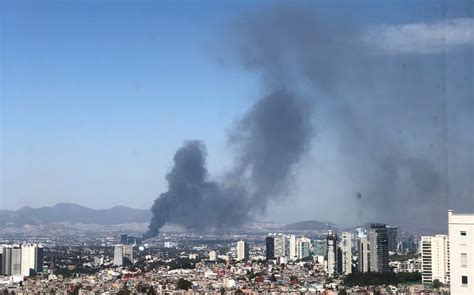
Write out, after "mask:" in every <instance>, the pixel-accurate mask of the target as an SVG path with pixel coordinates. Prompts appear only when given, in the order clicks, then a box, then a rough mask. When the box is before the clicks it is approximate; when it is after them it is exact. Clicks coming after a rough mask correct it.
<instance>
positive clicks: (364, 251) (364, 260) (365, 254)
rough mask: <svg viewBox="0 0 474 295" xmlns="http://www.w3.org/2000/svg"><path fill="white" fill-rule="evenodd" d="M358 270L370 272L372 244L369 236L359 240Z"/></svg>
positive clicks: (361, 237)
mask: <svg viewBox="0 0 474 295" xmlns="http://www.w3.org/2000/svg"><path fill="white" fill-rule="evenodd" d="M357 270H358V271H359V272H369V271H370V244H369V240H368V238H367V236H360V237H359V238H358V240H357Z"/></svg>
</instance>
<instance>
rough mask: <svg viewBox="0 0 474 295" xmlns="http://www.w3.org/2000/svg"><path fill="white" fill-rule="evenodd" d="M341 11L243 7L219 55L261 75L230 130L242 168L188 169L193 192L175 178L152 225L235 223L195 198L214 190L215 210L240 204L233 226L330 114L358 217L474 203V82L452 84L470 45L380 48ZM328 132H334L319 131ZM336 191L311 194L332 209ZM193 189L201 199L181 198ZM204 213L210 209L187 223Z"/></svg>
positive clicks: (409, 216) (329, 128)
mask: <svg viewBox="0 0 474 295" xmlns="http://www.w3.org/2000/svg"><path fill="white" fill-rule="evenodd" d="M442 13H443V11H441V14H442ZM334 19H336V20H341V19H345V16H344V15H341V16H339V17H337V14H335V15H334V16H333V17H332V18H331V19H324V18H322V17H321V16H320V15H318V13H317V10H316V9H315V8H314V7H311V6H308V5H302V4H301V3H293V4H288V5H275V6H267V7H265V8H264V9H261V10H257V11H254V12H251V13H248V14H246V15H244V16H243V17H242V18H240V19H239V20H238V21H236V22H235V23H234V24H233V26H231V28H230V32H229V33H228V34H226V36H231V38H228V37H227V39H226V40H224V42H222V43H223V44H228V45H230V47H231V49H230V50H229V51H227V50H224V51H225V56H224V59H227V60H231V63H232V62H234V61H237V62H238V66H239V67H241V66H243V67H244V68H245V69H247V70H249V71H252V72H254V73H257V74H258V75H259V76H260V77H261V78H262V80H261V82H262V89H263V91H264V93H266V95H265V96H264V97H262V98H261V99H260V100H258V101H257V102H256V103H255V104H254V106H253V107H252V108H251V109H250V110H249V111H248V113H247V114H246V115H244V117H243V118H242V119H241V120H239V121H238V123H237V124H236V126H235V129H234V130H233V131H232V132H230V143H231V146H232V150H233V151H234V154H231V155H230V156H231V157H233V158H234V160H235V166H234V167H233V168H232V169H231V170H230V171H229V172H228V175H227V177H225V178H224V179H225V181H223V182H222V183H215V182H210V181H209V180H208V179H207V173H204V174H203V175H205V176H204V177H203V178H200V179H203V181H199V182H197V183H198V184H199V185H196V182H192V183H193V184H192V185H191V183H190V181H188V180H186V179H188V178H183V181H181V182H180V183H181V185H182V186H184V187H188V186H190V187H196V186H197V187H199V188H200V189H198V190H197V191H199V192H200V193H199V194H197V193H193V194H189V195H188V194H187V193H190V192H192V190H191V189H187V190H182V191H177V190H175V189H174V186H172V185H171V184H172V182H173V181H172V180H170V177H169V176H168V182H169V191H168V192H166V193H164V194H163V195H162V196H161V197H160V198H158V199H157V200H156V202H155V205H154V206H153V209H152V211H153V213H154V218H153V222H152V224H150V235H153V234H156V233H157V232H158V230H159V228H160V227H161V226H162V225H163V224H165V223H167V222H170V223H176V224H179V225H183V226H185V227H190V228H199V229H201V228H203V229H204V228H213V227H219V226H226V225H227V224H228V223H230V222H227V220H226V219H225V218H224V217H221V218H219V217H218V215H216V214H215V213H208V211H206V210H207V209H205V208H203V207H204V206H199V205H196V204H207V203H206V202H207V201H206V200H214V201H215V200H219V202H217V203H218V204H219V205H213V204H210V208H212V209H213V210H217V211H219V210H221V211H222V210H225V209H227V210H228V212H229V214H234V213H235V215H234V216H235V217H234V218H235V220H234V221H233V222H234V223H235V224H238V223H239V222H243V221H245V219H246V218H251V217H252V216H255V214H258V213H261V212H264V211H265V208H266V207H267V205H268V203H269V201H271V200H275V199H277V198H278V197H279V196H281V195H285V194H286V193H288V191H287V189H288V187H289V185H290V184H291V179H292V176H293V175H292V168H293V167H294V165H295V164H296V163H298V161H299V160H300V158H301V157H302V155H303V154H304V152H305V151H307V149H308V145H309V143H310V141H311V139H312V135H313V134H314V133H313V132H312V124H311V118H313V120H315V119H314V117H316V119H318V120H321V121H323V123H324V124H320V125H318V128H323V127H321V126H324V128H325V129H324V130H323V131H324V132H322V133H323V136H324V135H327V134H330V140H332V141H334V147H336V148H337V150H338V152H339V153H340V155H341V159H342V160H341V161H340V162H338V165H341V166H342V167H340V168H341V170H343V171H344V173H345V174H347V175H349V176H350V178H351V179H352V180H351V182H349V183H344V182H340V183H339V182H337V183H333V184H332V185H333V186H334V187H335V188H336V187H342V186H344V187H348V190H349V189H351V190H352V191H353V193H352V194H349V195H347V196H345V198H347V199H344V200H343V202H344V205H345V206H359V207H360V208H362V209H363V210H362V211H360V212H363V216H361V218H365V220H361V221H373V220H378V221H382V222H393V223H396V224H400V225H410V224H412V225H413V224H415V225H416V224H420V223H423V222H425V223H426V222H427V221H426V216H436V218H435V220H431V221H428V223H429V222H431V223H434V222H438V223H443V222H444V221H443V220H442V219H440V218H437V217H438V216H445V213H446V210H447V209H449V207H451V208H454V209H457V208H460V209H462V210H471V211H472V210H474V198H472V195H473V194H474V182H472V177H473V175H474V154H473V153H472V151H471V150H470V149H473V148H474V132H472V126H474V121H473V120H474V104H473V103H472V102H473V101H474V99H473V96H472V94H473V93H474V92H473V88H472V86H471V87H470V88H469V87H457V86H458V83H462V85H461V86H466V84H469V81H472V77H473V75H472V69H471V70H470V69H469V65H471V68H472V64H473V61H472V54H471V55H469V54H468V53H469V51H468V50H469V49H467V51H466V52H467V54H466V52H464V55H462V54H461V55H459V57H458V56H457V55H453V56H450V55H449V52H443V51H442V52H441V53H440V54H429V55H416V54H406V53H405V54H396V55H395V54H393V53H389V54H384V53H383V52H380V50H378V49H377V48H375V47H376V46H374V44H372V43H370V42H372V41H373V40H370V38H373V35H371V36H370V38H367V34H366V32H365V31H366V28H365V27H360V26H352V25H350V20H347V19H345V21H347V23H346V24H345V25H344V24H341V23H340V22H338V23H336V24H335V23H334V22H332V21H333V20H334ZM368 39H369V40H368ZM373 39H375V40H379V39H380V38H377V37H376V36H375V38H373ZM374 48H375V50H374ZM471 50H472V49H471ZM229 52H230V54H229ZM471 53H472V51H471ZM221 59H222V58H221ZM466 65H467V66H466ZM447 73H451V74H452V75H451V76H450V75H448V74H447ZM466 77H467V78H466ZM469 77H470V78H469ZM469 79H470V80H469ZM471 85H474V83H471ZM463 89H464V90H463ZM313 106H314V107H313ZM313 108H314V109H317V111H318V116H313V111H312V110H313ZM321 121H315V123H316V124H318V123H320V122H321ZM318 134H319V132H318ZM323 140H328V138H324V137H319V138H318V141H323ZM188 145H189V144H188V143H187V144H185V146H184V147H183V148H182V149H180V150H179V151H178V152H177V154H176V157H175V168H176V169H177V167H178V166H180V165H181V164H179V165H178V163H177V161H176V158H177V157H178V154H179V153H180V152H181V151H183V153H184V154H186V153H188V152H191V151H189V150H188V148H187V147H188ZM199 146H200V148H199V150H200V151H201V152H202V151H203V150H204V148H203V145H202V144H199ZM317 148H318V147H316V153H322V152H324V151H320V150H317ZM197 154H199V153H197ZM201 156H202V157H203V161H202V162H199V161H191V160H190V159H189V163H197V162H199V163H201V164H203V165H201V167H204V171H205V166H204V163H205V154H201ZM323 157H324V155H323ZM180 158H181V156H180ZM182 158H183V161H184V162H186V163H188V160H186V159H187V158H188V157H184V156H183V157H182ZM341 163H342V164H341ZM193 165H194V164H193ZM175 168H173V170H175ZM314 171H315V172H314V173H315V174H316V175H317V174H318V173H324V171H320V169H319V167H314ZM201 187H205V188H201ZM228 191H230V192H232V193H230V194H229V193H227V192H228ZM334 191H336V189H334ZM334 191H331V190H329V191H324V192H320V193H319V194H318V193H317V192H313V191H311V192H308V195H311V196H313V197H314V198H317V199H318V204H321V208H325V207H324V206H327V205H326V204H331V202H332V200H333V199H335V196H334V195H333V193H334ZM183 192H184V193H183ZM182 194H183V195H182ZM357 195H359V196H361V197H354V196H357ZM162 198H163V200H162V201H161V199H162ZM193 198H194V199H195V201H194V202H195V205H196V206H195V207H194V208H188V206H187V205H186V204H181V203H180V202H177V201H178V200H181V199H185V200H191V199H193ZM229 204H232V205H229ZM448 206H449V207H448ZM225 207H226V208H225ZM387 208H389V209H387ZM234 210H235V211H234ZM354 211H356V210H354ZM183 212H185V213H186V214H187V216H182V215H183V214H182V213H183ZM203 214H209V218H205V220H203V221H197V222H196V224H194V222H192V221H193V220H198V219H199V218H202V215H203ZM315 217H316V218H317V216H315ZM336 217H337V216H336ZM331 218H335V217H331ZM367 218H370V219H371V220H367ZM339 221H340V222H343V220H339Z"/></svg>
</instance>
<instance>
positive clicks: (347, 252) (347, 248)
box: [340, 232, 352, 274]
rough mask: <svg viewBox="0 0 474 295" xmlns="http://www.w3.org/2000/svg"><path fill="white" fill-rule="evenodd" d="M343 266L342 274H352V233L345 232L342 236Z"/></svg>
mask: <svg viewBox="0 0 474 295" xmlns="http://www.w3.org/2000/svg"><path fill="white" fill-rule="evenodd" d="M340 248H341V259H342V261H341V265H342V269H341V271H342V273H343V274H350V273H352V234H351V233H350V232H343V233H342V235H341V242H340Z"/></svg>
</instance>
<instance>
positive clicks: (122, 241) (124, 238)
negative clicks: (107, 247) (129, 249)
mask: <svg viewBox="0 0 474 295" xmlns="http://www.w3.org/2000/svg"><path fill="white" fill-rule="evenodd" d="M127 243H128V235H127V234H123V235H120V244H122V245H125V244H127Z"/></svg>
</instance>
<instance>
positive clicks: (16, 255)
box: [10, 246, 21, 276]
mask: <svg viewBox="0 0 474 295" xmlns="http://www.w3.org/2000/svg"><path fill="white" fill-rule="evenodd" d="M20 274H21V247H20V246H13V247H12V263H11V274H10V275H12V276H15V275H20Z"/></svg>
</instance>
